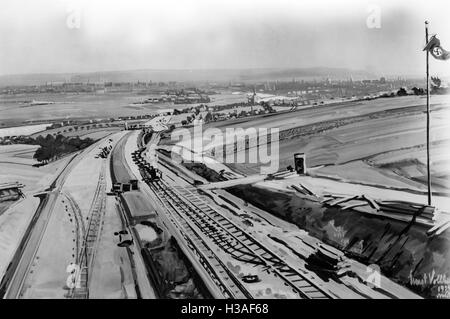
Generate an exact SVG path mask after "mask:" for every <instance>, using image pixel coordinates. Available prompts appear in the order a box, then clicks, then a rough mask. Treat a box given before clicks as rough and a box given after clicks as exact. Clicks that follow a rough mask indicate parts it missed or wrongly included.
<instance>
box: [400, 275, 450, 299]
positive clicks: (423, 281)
mask: <svg viewBox="0 0 450 319" xmlns="http://www.w3.org/2000/svg"><path fill="white" fill-rule="evenodd" d="M409 283H410V285H411V286H416V287H433V288H437V294H436V298H438V299H450V277H447V274H438V273H436V272H435V271H434V270H433V271H432V272H429V273H424V274H423V275H422V276H421V277H414V276H413V274H412V272H410V273H409Z"/></svg>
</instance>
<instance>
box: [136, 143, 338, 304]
mask: <svg viewBox="0 0 450 319" xmlns="http://www.w3.org/2000/svg"><path fill="white" fill-rule="evenodd" d="M142 152H143V149H142V148H141V149H140V150H138V151H136V153H135V154H134V158H135V161H136V163H137V165H138V166H139V168H140V172H141V174H142V175H143V178H144V181H145V182H146V183H147V184H148V185H149V186H150V188H152V190H153V191H154V192H155V193H156V195H157V196H158V198H159V199H160V200H161V201H162V203H163V204H164V206H165V207H166V208H167V210H168V211H169V212H170V213H171V215H172V216H176V219H177V221H173V222H174V224H178V225H179V226H178V227H179V228H180V231H181V232H182V233H183V236H184V238H185V239H186V241H187V242H188V244H189V243H191V245H190V246H192V244H193V248H196V249H197V250H200V252H199V253H203V254H205V252H206V255H207V256H208V254H210V253H213V252H212V251H211V248H210V247H209V246H208V243H207V242H205V240H203V238H202V236H206V237H207V238H208V239H209V240H211V241H212V242H213V243H214V244H215V245H217V246H218V247H220V248H221V249H222V250H224V251H225V252H226V253H228V254H230V255H231V256H232V257H233V258H234V259H236V260H239V261H242V262H245V263H250V264H253V265H258V266H260V267H262V269H263V270H264V271H267V272H269V273H272V274H274V275H275V276H276V277H279V278H280V279H281V280H282V281H283V282H284V284H285V285H286V286H287V287H290V288H291V289H292V291H293V292H294V293H296V294H297V295H299V297H300V298H304V299H331V298H334V297H333V296H332V295H330V294H329V293H328V292H326V291H324V290H323V289H321V288H320V287H319V286H318V285H316V284H315V283H314V282H313V281H312V280H310V279H309V278H307V277H306V276H304V275H303V274H302V273H300V272H299V271H298V270H297V269H295V268H293V267H291V266H290V265H289V264H288V263H287V262H285V261H284V260H283V259H281V258H280V257H279V256H278V255H276V254H275V253H274V252H272V251H271V250H270V249H269V248H267V247H266V246H265V245H264V244H262V243H261V242H260V241H258V240H257V239H255V238H254V237H252V236H251V235H249V234H248V233H247V232H246V231H245V230H243V229H242V228H241V227H240V226H238V225H236V224H235V223H234V222H233V221H231V220H230V219H228V218H227V217H226V216H225V215H223V214H222V213H220V212H219V211H217V210H216V209H214V208H212V207H211V206H210V205H209V204H208V203H207V202H205V201H204V200H203V199H201V198H200V197H199V196H198V194H197V193H196V189H188V188H186V187H181V186H171V185H169V184H167V183H166V182H165V181H163V180H152V179H151V178H150V176H149V175H148V174H147V173H146V169H148V165H149V164H148V163H146V160H145V159H144V158H143V157H141V154H142ZM213 254H214V253H213ZM208 257H209V258H207V260H208V261H210V260H212V261H214V260H217V261H219V264H218V265H216V264H214V263H213V264H211V266H212V267H213V268H215V269H216V267H219V268H217V269H220V270H221V271H225V272H227V271H228V272H229V270H228V267H226V266H225V265H221V264H220V260H218V259H217V257H216V258H214V257H213V256H208ZM230 275H231V276H228V277H227V278H226V280H225V282H226V281H228V280H232V281H233V282H234V285H235V286H236V287H237V288H239V289H241V291H242V292H244V293H243V294H244V295H245V297H246V298H252V296H251V294H250V293H248V291H247V290H246V289H245V287H244V286H243V285H242V283H241V281H240V279H239V278H236V277H235V276H234V275H233V274H230Z"/></svg>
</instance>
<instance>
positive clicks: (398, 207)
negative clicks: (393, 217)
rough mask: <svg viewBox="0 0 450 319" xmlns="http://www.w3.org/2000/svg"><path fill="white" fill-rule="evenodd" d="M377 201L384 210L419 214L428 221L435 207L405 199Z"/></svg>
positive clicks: (432, 216) (431, 218)
mask: <svg viewBox="0 0 450 319" xmlns="http://www.w3.org/2000/svg"><path fill="white" fill-rule="evenodd" d="M377 203H378V205H379V206H380V209H381V210H383V211H384V212H388V213H394V214H402V215H410V216H420V217H422V218H424V219H426V220H429V221H432V220H433V219H434V211H435V208H434V207H433V206H428V205H422V204H416V203H411V202H405V201H377Z"/></svg>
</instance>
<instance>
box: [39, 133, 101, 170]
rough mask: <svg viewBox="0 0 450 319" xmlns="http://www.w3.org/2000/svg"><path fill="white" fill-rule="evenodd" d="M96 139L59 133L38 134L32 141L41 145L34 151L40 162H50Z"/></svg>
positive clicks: (82, 147)
mask: <svg viewBox="0 0 450 319" xmlns="http://www.w3.org/2000/svg"><path fill="white" fill-rule="evenodd" d="M94 142H95V141H94V140H93V139H91V138H84V139H81V138H79V137H78V136H77V137H66V136H64V135H61V134H58V135H56V137H54V136H53V135H50V134H48V135H47V136H46V137H43V136H38V137H37V138H36V139H35V140H34V141H33V142H32V143H30V144H37V145H39V146H40V147H39V148H38V149H37V151H36V153H34V156H33V158H34V159H36V160H37V161H39V162H40V163H43V164H45V163H48V162H49V161H52V160H55V159H57V158H59V157H61V156H62V155H65V154H68V153H72V152H76V151H79V150H82V149H84V148H86V147H88V146H89V145H91V144H93V143H94Z"/></svg>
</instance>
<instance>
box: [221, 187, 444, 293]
mask: <svg viewBox="0 0 450 319" xmlns="http://www.w3.org/2000/svg"><path fill="white" fill-rule="evenodd" d="M228 191H229V192H230V193H232V194H233V195H235V196H238V197H240V198H242V199H244V200H246V201H248V202H249V203H251V204H253V205H255V206H257V207H259V208H261V209H264V210H266V211H268V212H269V213H271V214H273V215H275V216H278V217H280V218H282V219H284V220H286V221H289V222H291V223H294V224H295V225H297V226H298V227H299V228H301V229H304V230H306V231H308V232H309V234H310V235H312V236H314V237H316V238H318V239H320V240H322V241H323V242H325V243H327V244H330V245H332V246H334V247H336V248H338V249H340V250H342V251H343V252H344V253H345V254H346V255H347V256H349V257H352V258H354V259H357V260H359V261H360V262H362V263H364V264H366V265H370V264H377V265H379V266H380V268H381V270H382V272H383V274H384V275H386V276H388V277H390V278H391V279H393V280H394V281H396V282H398V283H399V284H401V285H403V286H407V287H409V288H410V289H411V290H413V291H414V292H416V293H418V294H420V295H422V296H424V297H431V298H437V297H439V294H440V290H442V289H443V288H445V287H448V286H447V285H448V284H445V283H439V282H436V280H435V281H434V282H432V281H431V282H430V280H429V278H430V276H434V278H435V279H436V278H441V279H442V278H450V251H449V247H450V234H449V231H446V232H444V233H443V234H441V235H440V236H438V237H433V238H428V237H427V235H426V234H425V232H426V229H425V228H423V227H421V226H418V225H415V224H413V225H409V224H407V223H402V222H397V221H393V220H388V219H383V218H376V217H368V216H365V215H362V214H360V213H358V212H355V211H351V210H340V209H338V208H326V207H323V206H322V205H321V204H320V203H319V202H314V201H311V200H307V199H304V198H301V197H299V196H296V195H291V194H286V193H283V192H278V191H271V190H267V189H262V188H257V187H252V186H250V185H239V186H236V187H233V188H230V189H228ZM433 274H434V275H433ZM423 278H428V279H425V280H423Z"/></svg>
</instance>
